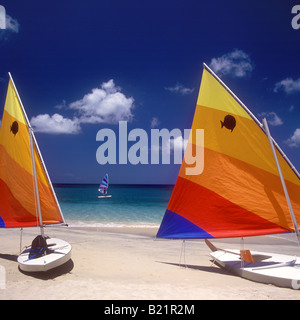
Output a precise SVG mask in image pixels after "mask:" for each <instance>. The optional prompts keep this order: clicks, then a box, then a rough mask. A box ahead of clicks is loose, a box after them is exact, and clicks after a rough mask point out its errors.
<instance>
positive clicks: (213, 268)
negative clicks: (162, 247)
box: [157, 260, 235, 277]
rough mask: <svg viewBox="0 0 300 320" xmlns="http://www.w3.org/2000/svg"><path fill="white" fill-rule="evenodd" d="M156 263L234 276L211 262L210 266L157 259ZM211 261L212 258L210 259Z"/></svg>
mask: <svg viewBox="0 0 300 320" xmlns="http://www.w3.org/2000/svg"><path fill="white" fill-rule="evenodd" d="M157 262H158V263H163V264H168V265H172V266H176V267H180V268H187V269H193V270H198V271H204V272H209V273H218V274H226V275H231V276H234V277H235V275H234V274H232V273H230V272H228V271H227V270H226V269H224V268H219V267H218V266H216V265H214V264H212V265H211V266H199V265H192V264H185V263H172V262H164V261H157ZM211 262H212V260H211Z"/></svg>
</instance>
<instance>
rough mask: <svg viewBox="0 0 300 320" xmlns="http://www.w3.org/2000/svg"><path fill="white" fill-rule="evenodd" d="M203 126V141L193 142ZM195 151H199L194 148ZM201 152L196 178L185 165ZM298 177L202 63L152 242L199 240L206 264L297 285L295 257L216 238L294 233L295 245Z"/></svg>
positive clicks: (299, 263) (264, 127)
mask: <svg viewBox="0 0 300 320" xmlns="http://www.w3.org/2000/svg"><path fill="white" fill-rule="evenodd" d="M197 129H204V143H203V142H202V141H197V139H196V131H197ZM199 150H200V151H199ZM196 151H199V152H203V153H204V167H203V171H202V173H201V174H193V175H189V174H188V170H186V169H188V168H190V167H191V165H190V164H189V163H191V161H187V160H188V157H191V154H195V152H196ZM299 219H300V175H299V173H298V171H297V170H296V168H295V167H294V166H293V165H292V163H291V162H290V160H289V159H288V158H287V157H286V155H285V154H284V153H283V151H282V150H281V149H280V147H279V146H278V144H277V143H276V142H275V141H274V139H273V138H272V137H271V135H270V131H269V128H268V123H267V121H266V119H263V124H262V123H261V122H260V121H259V120H258V119H257V118H256V117H255V116H254V115H253V114H252V112H251V111H250V110H249V109H248V108H247V107H246V106H245V105H244V104H243V103H242V101H241V100H240V99H239V98H238V97H237V96H236V95H235V94H234V93H233V92H232V91H231V90H230V89H229V88H228V87H227V86H226V85H225V83H224V82H223V81H222V80H221V79H220V78H219V77H218V76H217V75H216V74H215V73H214V72H213V71H212V70H211V69H210V68H209V67H208V66H207V65H206V64H204V68H203V74H202V80H201V86H200V90H199V95H198V100H197V106H196V110H195V114H194V118H193V123H192V131H191V134H190V137H189V141H188V144H187V147H186V150H185V156H184V160H183V162H182V165H181V168H180V170H179V174H178V177H177V180H176V184H175V186H174V189H173V192H172V195H171V198H170V200H169V203H168V206H167V209H166V212H165V215H164V217H163V220H162V222H161V225H160V227H159V230H158V233H157V238H165V239H205V242H206V244H207V245H208V247H209V248H210V249H211V253H210V255H211V257H212V259H213V262H214V263H215V264H217V265H219V266H221V267H224V268H226V269H228V270H230V271H231V272H233V273H235V274H237V275H239V276H241V277H244V278H247V279H250V280H253V281H257V282H262V283H269V284H274V285H277V286H281V287H289V288H293V289H299V288H300V258H299V257H293V256H287V255H282V254H273V253H262V252H255V251H250V250H244V249H242V250H233V249H221V248H218V247H216V246H215V245H214V244H213V243H212V239H217V238H238V237H240V238H244V237H251V236H260V235H269V234H278V233H288V232H293V233H295V235H296V237H297V239H298V242H299V243H300V240H299V239H300V236H299V228H298V225H297V220H298V221H299Z"/></svg>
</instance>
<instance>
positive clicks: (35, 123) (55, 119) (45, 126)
mask: <svg viewBox="0 0 300 320" xmlns="http://www.w3.org/2000/svg"><path fill="white" fill-rule="evenodd" d="M30 122H31V125H32V127H33V128H34V131H35V132H44V133H53V134H77V133H79V132H80V130H81V129H80V123H79V121H78V119H77V118H75V119H73V120H72V119H68V118H64V117H63V116H62V115H60V114H58V113H55V114H54V115H52V116H50V115H49V114H40V115H38V116H36V117H32V119H31V121H30Z"/></svg>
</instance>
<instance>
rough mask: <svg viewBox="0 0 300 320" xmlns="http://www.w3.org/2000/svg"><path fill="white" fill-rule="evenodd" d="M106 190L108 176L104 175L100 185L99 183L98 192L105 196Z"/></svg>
mask: <svg viewBox="0 0 300 320" xmlns="http://www.w3.org/2000/svg"><path fill="white" fill-rule="evenodd" d="M107 189H108V174H106V175H105V176H104V177H103V179H102V181H101V183H100V186H99V191H100V192H101V193H103V194H106V193H107Z"/></svg>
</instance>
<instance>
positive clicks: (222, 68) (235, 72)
mask: <svg viewBox="0 0 300 320" xmlns="http://www.w3.org/2000/svg"><path fill="white" fill-rule="evenodd" d="M209 67H210V68H211V69H212V70H213V71H214V72H216V73H217V74H218V75H219V76H220V77H222V76H224V75H231V76H233V77H236V78H244V77H247V76H249V75H250V73H251V72H252V70H253V68H254V65H253V62H252V61H251V59H250V57H249V55H248V54H247V53H245V52H244V51H242V50H239V49H235V50H233V51H232V52H229V53H226V54H224V55H223V56H221V57H219V58H212V60H211V62H210V64H209Z"/></svg>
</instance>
